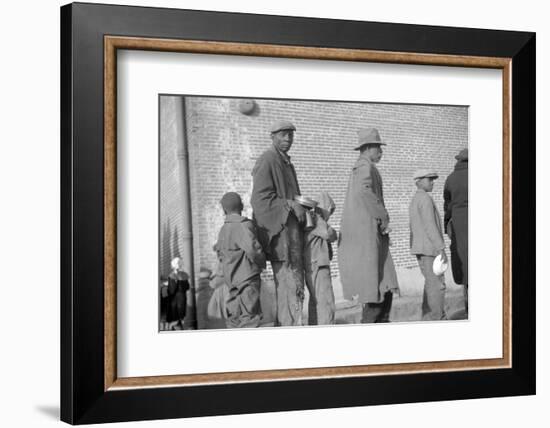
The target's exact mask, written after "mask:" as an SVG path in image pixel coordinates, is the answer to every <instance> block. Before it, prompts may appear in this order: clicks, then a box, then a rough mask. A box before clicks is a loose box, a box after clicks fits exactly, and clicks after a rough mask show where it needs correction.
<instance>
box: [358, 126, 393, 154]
mask: <svg viewBox="0 0 550 428" xmlns="http://www.w3.org/2000/svg"><path fill="white" fill-rule="evenodd" d="M357 135H358V144H357V145H356V146H355V147H354V148H353V150H359V149H360V148H361V147H362V146H364V145H365V144H379V145H381V146H385V145H386V143H383V142H382V139H381V138H380V133H379V132H378V129H376V128H363V129H360V130H359V131H358V132H357Z"/></svg>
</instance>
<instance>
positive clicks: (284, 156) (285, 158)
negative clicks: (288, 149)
mask: <svg viewBox="0 0 550 428" xmlns="http://www.w3.org/2000/svg"><path fill="white" fill-rule="evenodd" d="M271 148H272V149H273V151H274V152H275V153H277V154H278V155H279V157H280V158H281V160H282V161H283V162H284V163H286V164H288V165H291V164H292V163H291V162H290V156H289V155H287V154H286V153H283V152H282V151H280V150H279V149H278V148H277V147H275V145H272V146H271Z"/></svg>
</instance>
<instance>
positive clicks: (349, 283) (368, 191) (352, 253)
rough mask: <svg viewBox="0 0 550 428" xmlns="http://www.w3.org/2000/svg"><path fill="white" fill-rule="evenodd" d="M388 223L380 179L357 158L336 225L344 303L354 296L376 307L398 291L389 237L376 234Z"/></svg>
mask: <svg viewBox="0 0 550 428" xmlns="http://www.w3.org/2000/svg"><path fill="white" fill-rule="evenodd" d="M388 222H389V216H388V212H387V211H386V207H385V206H384V196H383V193H382V177H381V176H380V173H379V172H378V169H377V168H376V166H375V165H374V164H373V163H372V162H371V161H370V160H369V159H368V158H367V157H366V156H365V155H361V156H360V157H359V159H358V160H357V162H356V163H355V165H354V167H353V169H352V171H351V175H350V178H349V183H348V190H347V193H346V200H345V202H344V209H343V212H342V221H341V224H340V243H339V246H338V265H339V268H340V278H341V280H342V288H343V291H344V297H345V298H346V299H348V300H351V299H352V298H353V297H354V296H356V295H358V296H359V302H361V303H367V302H369V303H379V302H381V301H382V300H383V296H384V294H385V293H386V292H387V291H390V290H391V291H394V290H398V288H399V286H398V282H397V274H396V272H395V266H394V264H393V259H392V257H391V254H390V251H389V237H388V235H382V234H381V233H380V225H383V226H384V225H387V224H388Z"/></svg>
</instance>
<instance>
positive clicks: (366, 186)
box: [356, 164, 390, 225]
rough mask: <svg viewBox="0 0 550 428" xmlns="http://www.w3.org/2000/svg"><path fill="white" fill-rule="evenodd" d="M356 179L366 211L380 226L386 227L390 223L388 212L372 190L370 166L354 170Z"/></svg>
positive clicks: (362, 166)
mask: <svg viewBox="0 0 550 428" xmlns="http://www.w3.org/2000/svg"><path fill="white" fill-rule="evenodd" d="M356 174H357V175H356V179H357V180H358V181H359V185H360V188H361V195H362V197H363V198H364V199H365V202H366V206H367V211H368V212H369V214H370V215H371V216H372V217H374V218H376V219H377V220H378V221H379V222H380V223H381V224H382V225H387V224H388V223H389V221H390V218H389V215H388V211H387V210H386V207H384V204H383V203H382V201H381V200H380V198H379V197H378V196H377V195H376V193H374V191H373V190H372V184H373V180H372V176H371V166H370V165H368V164H365V165H361V166H360V167H358V168H357V169H356Z"/></svg>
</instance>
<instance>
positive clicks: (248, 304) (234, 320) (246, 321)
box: [225, 276, 261, 328]
mask: <svg viewBox="0 0 550 428" xmlns="http://www.w3.org/2000/svg"><path fill="white" fill-rule="evenodd" d="M225 311H226V315H227V316H226V320H225V322H226V326H227V328H245V327H258V325H259V324H260V320H261V307H260V277H259V276H258V277H257V278H254V279H252V280H249V281H247V282H246V283H244V284H240V285H239V286H238V287H230V288H229V293H228V296H227V300H226V302H225Z"/></svg>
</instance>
